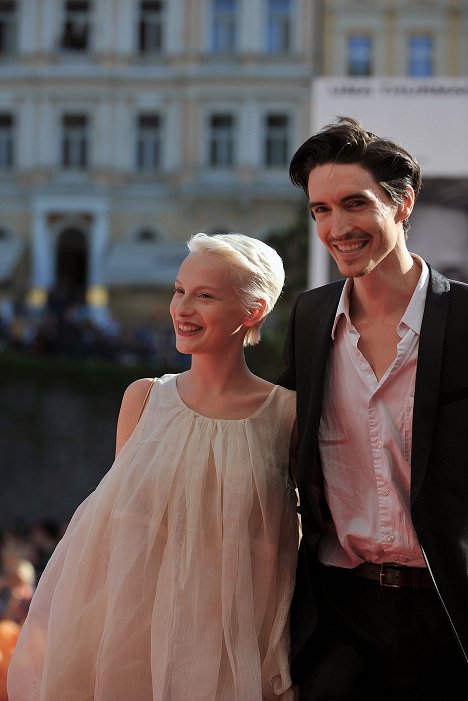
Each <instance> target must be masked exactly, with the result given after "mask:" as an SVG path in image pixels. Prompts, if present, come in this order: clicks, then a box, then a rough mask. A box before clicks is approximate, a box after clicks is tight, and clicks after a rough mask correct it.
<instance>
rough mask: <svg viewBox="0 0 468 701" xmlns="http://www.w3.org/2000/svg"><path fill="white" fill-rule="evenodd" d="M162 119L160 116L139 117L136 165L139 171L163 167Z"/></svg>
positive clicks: (146, 115) (147, 115)
mask: <svg viewBox="0 0 468 701" xmlns="http://www.w3.org/2000/svg"><path fill="white" fill-rule="evenodd" d="M161 143H162V139H161V118H160V116H159V115H158V114H144V115H140V116H139V117H138V123H137V144H136V165H137V169H138V170H145V171H148V170H157V169H158V168H160V166H161Z"/></svg>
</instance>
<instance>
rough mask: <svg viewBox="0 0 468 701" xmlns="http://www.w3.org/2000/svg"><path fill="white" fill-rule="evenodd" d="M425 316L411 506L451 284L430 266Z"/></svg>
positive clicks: (428, 434) (434, 400)
mask: <svg viewBox="0 0 468 701" xmlns="http://www.w3.org/2000/svg"><path fill="white" fill-rule="evenodd" d="M429 271H430V279H429V287H428V290H427V297H426V304H425V308H424V316H423V321H422V326H421V335H420V338H419V350H418V367H417V371H416V387H415V394H414V407H413V431H412V456H411V505H413V504H414V502H415V500H416V498H417V496H418V494H419V490H420V489H421V485H422V482H423V479H424V475H425V472H426V468H427V463H428V459H429V455H430V451H431V444H432V437H433V430H434V423H435V419H436V412H437V406H438V398H439V385H440V373H441V367H442V357H443V348H444V339H445V327H446V323H447V314H448V309H449V303H450V283H449V281H448V280H447V278H445V277H444V276H443V275H441V274H440V273H438V272H437V271H435V270H432V269H431V268H429Z"/></svg>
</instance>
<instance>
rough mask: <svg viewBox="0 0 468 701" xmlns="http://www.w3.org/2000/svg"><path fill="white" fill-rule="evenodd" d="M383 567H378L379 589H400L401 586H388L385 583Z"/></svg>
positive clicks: (387, 583) (388, 584)
mask: <svg viewBox="0 0 468 701" xmlns="http://www.w3.org/2000/svg"><path fill="white" fill-rule="evenodd" d="M384 568H385V565H384V564H381V565H380V572H379V584H380V586H381V587H392V589H401V584H390V583H389V582H386V581H385V569H384Z"/></svg>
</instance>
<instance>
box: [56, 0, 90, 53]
mask: <svg viewBox="0 0 468 701" xmlns="http://www.w3.org/2000/svg"><path fill="white" fill-rule="evenodd" d="M90 4H91V3H89V2H86V1H85V0H67V2H65V4H64V17H63V32H62V48H63V49H66V50H67V51H87V50H88V49H89V35H90V26H91V21H90V12H91V7H90Z"/></svg>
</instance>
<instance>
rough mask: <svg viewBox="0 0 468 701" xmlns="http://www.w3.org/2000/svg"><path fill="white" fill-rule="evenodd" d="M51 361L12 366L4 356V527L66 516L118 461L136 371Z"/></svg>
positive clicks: (0, 499) (0, 440)
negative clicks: (122, 410)
mask: <svg viewBox="0 0 468 701" xmlns="http://www.w3.org/2000/svg"><path fill="white" fill-rule="evenodd" d="M47 363H48V366H47ZM54 364H55V363H54V360H50V361H43V363H42V367H41V366H39V367H36V368H35V370H34V369H33V370H30V371H29V372H24V371H23V369H22V368H19V369H17V371H15V372H11V368H9V367H8V366H7V367H6V368H5V367H4V366H3V364H2V363H1V360H0V528H2V527H5V526H10V525H12V524H18V525H22V524H26V525H27V524H29V523H32V522H35V521H37V520H39V519H44V518H47V519H54V520H58V521H60V522H63V521H67V520H68V519H69V518H70V516H71V515H72V514H73V512H74V510H75V509H76V507H77V506H78V505H79V504H80V503H81V501H82V500H83V499H85V498H86V496H87V495H88V494H89V493H90V492H91V491H92V490H93V489H94V488H95V487H96V486H97V484H98V483H99V481H100V480H101V478H102V477H103V476H104V474H105V473H106V472H107V471H108V470H109V468H110V467H111V465H112V462H113V458H114V448H115V429H116V422H117V417H118V411H119V407H120V401H121V398H122V393H123V391H124V389H125V387H126V385H127V384H128V383H129V382H130V381H131V380H132V379H134V378H133V377H132V376H131V373H128V372H127V373H117V372H116V373H115V375H114V374H111V376H110V377H108V378H107V379H104V378H103V377H99V370H92V371H91V370H90V371H89V372H86V371H84V372H83V371H81V370H80V372H79V373H78V375H77V376H75V377H73V375H72V374H71V373H70V371H67V372H64V373H61V372H60V369H57V371H56V372H54ZM94 374H96V377H94ZM145 374H146V373H145ZM135 376H140V374H139V373H138V372H136V373H135Z"/></svg>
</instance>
